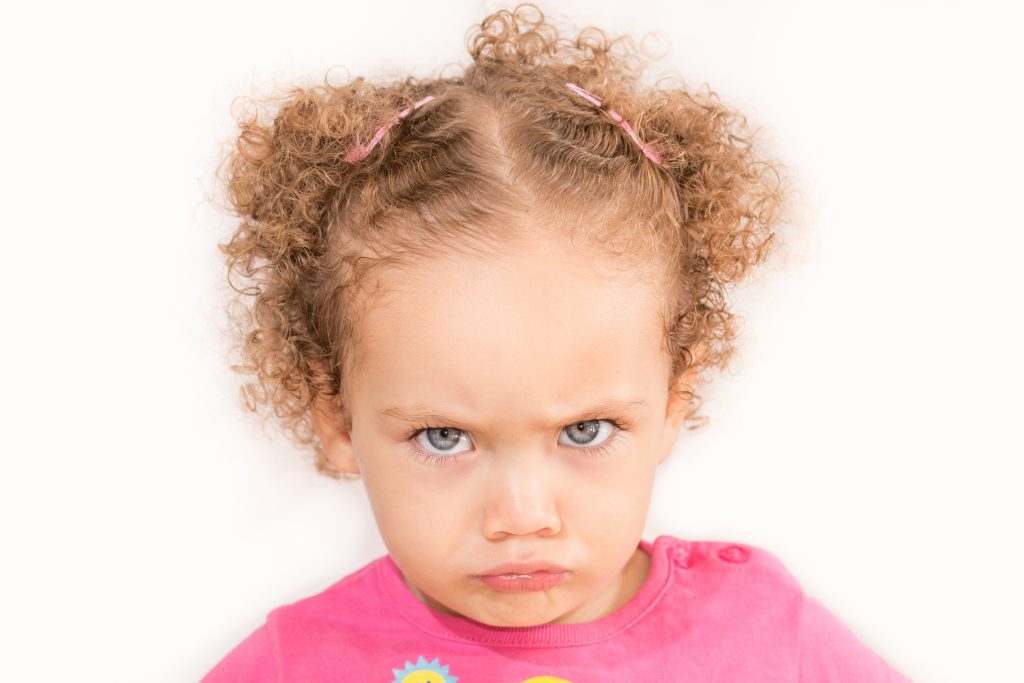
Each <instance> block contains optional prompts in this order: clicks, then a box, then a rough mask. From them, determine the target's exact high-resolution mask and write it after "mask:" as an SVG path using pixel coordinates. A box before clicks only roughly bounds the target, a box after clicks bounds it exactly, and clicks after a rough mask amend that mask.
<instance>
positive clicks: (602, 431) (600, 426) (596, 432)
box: [558, 420, 616, 447]
mask: <svg viewBox="0 0 1024 683" xmlns="http://www.w3.org/2000/svg"><path fill="white" fill-rule="evenodd" d="M615 426H616V425H615V423H614V422H611V421H610V420H581V421H580V422H574V423H573V424H571V425H567V426H565V427H564V428H563V429H562V434H567V435H568V436H569V439H570V441H571V442H572V443H565V442H564V441H561V440H559V442H558V443H560V444H562V445H563V446H573V445H576V446H587V447H594V446H600V445H601V444H602V443H604V442H605V441H607V440H608V435H609V434H611V433H612V432H613V431H614V430H615ZM598 437H601V438H600V439H598Z"/></svg>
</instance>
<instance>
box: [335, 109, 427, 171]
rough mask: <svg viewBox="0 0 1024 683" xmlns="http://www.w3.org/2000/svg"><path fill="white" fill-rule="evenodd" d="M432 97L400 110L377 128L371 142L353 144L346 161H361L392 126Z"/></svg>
mask: <svg viewBox="0 0 1024 683" xmlns="http://www.w3.org/2000/svg"><path fill="white" fill-rule="evenodd" d="M432 99H434V96H433V95H427V96H426V97H424V98H423V99H422V100H418V101H417V102H416V103H415V104H413V105H412V106H411V107H406V108H405V109H403V110H402V111H400V112H398V115H397V116H395V117H394V118H392V119H391V120H390V121H388V122H387V123H385V124H384V125H383V126H381V127H380V128H379V129H377V132H376V133H374V135H373V137H372V138H370V141H369V142H367V143H366V144H365V145H361V146H360V145H355V146H353V147H352V149H351V150H349V152H348V154H346V155H345V161H359V160H360V159H362V158H363V157H365V156H366V155H367V154H369V153H370V152H371V151H373V148H374V147H376V146H377V143H378V142H380V139H381V138H382V137H384V134H385V133H387V132H388V130H389V129H390V128H391V126H393V125H395V124H396V123H397V122H398V120H399V119H404V118H405V117H406V116H408V115H409V113H410V112H411V111H412V110H413V109H419V108H420V107H421V106H422V105H424V104H426V103H427V102H429V101H430V100H432Z"/></svg>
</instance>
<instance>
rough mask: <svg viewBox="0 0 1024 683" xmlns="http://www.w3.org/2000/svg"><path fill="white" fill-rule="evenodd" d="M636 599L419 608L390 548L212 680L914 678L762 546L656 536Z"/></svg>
mask: <svg viewBox="0 0 1024 683" xmlns="http://www.w3.org/2000/svg"><path fill="white" fill-rule="evenodd" d="M640 547H642V548H643V549H644V550H645V551H646V552H647V553H649V554H650V555H651V570H650V573H649V574H648V576H647V579H646V581H645V582H644V584H643V586H642V587H641V588H640V590H639V592H637V594H636V595H634V596H633V599H632V600H630V601H629V602H628V603H626V604H625V605H623V606H622V607H620V608H619V609H618V610H616V611H615V612H613V613H612V614H609V615H607V616H605V617H603V618H601V619H598V620H597V621H591V622H587V623H580V624H542V625H540V626H526V627H495V626H488V625H486V624H481V623H479V622H475V621H472V620H470V619H466V618H463V617H457V616H454V615H450V614H444V613H441V612H438V611H436V610H434V609H432V608H431V607H428V606H427V605H425V604H424V603H422V602H420V601H419V600H418V599H417V598H416V596H415V595H413V594H412V592H411V591H410V590H409V588H408V587H407V586H406V585H405V583H404V582H403V581H402V577H401V574H400V572H399V570H398V567H397V565H395V563H394V561H393V560H392V559H391V557H390V556H389V555H385V556H383V557H380V558H378V559H376V560H373V561H372V562H370V563H369V564H367V565H365V566H364V567H362V568H361V569H359V570H357V571H356V572H354V573H352V574H349V575H348V576H346V577H345V578H343V579H341V580H340V581H338V582H337V583H335V584H334V585H332V586H330V587H329V588H327V589H326V590H324V591H323V592H321V593H319V594H317V595H313V596H311V597H308V598H305V599H303V600H299V601H298V602H295V603H292V604H290V605H284V606H281V607H278V608H276V609H274V610H272V611H271V612H270V613H269V614H268V615H267V620H266V622H265V623H264V624H263V625H261V626H260V627H259V628H257V629H256V630H255V631H254V632H253V633H252V634H251V635H249V636H248V637H247V638H246V639H245V640H244V641H242V642H241V643H240V644H239V645H237V646H236V647H235V648H234V649H233V650H232V651H231V652H229V653H228V654H227V655H226V656H225V657H224V659H223V660H221V661H220V663H218V664H217V665H216V666H215V667H214V668H213V670H211V671H210V672H209V673H208V674H207V675H206V676H205V677H204V678H203V680H202V683H221V682H222V681H259V682H263V681H266V682H267V683H269V682H270V681H275V682H279V681H302V682H303V683H315V682H317V681H344V682H345V683H354V682H357V681H374V682H380V683H454V682H455V681H460V682H461V683H485V682H486V683H527V682H528V683H565V682H566V681H568V682H570V683H598V682H600V683H612V682H619V681H623V682H625V681H650V682H652V683H653V682H655V681H659V682H660V681H700V682H701V683H710V682H712V681H714V682H721V683H732V682H739V681H742V682H743V683H750V682H751V681H757V682H758V683H776V682H781V681H786V682H787V683H796V682H798V681H802V682H804V683H810V682H814V683H826V682H828V683H831V682H835V683H867V682H868V681H870V682H872V683H881V682H883V681H891V682H906V681H908V680H909V679H907V678H906V677H905V676H903V675H901V674H900V673H898V672H897V671H896V670H894V669H893V668H892V667H890V666H889V665H888V664H887V663H886V662H885V661H884V660H883V659H881V658H880V657H879V656H878V655H877V654H875V653H874V652H872V651H871V650H870V649H868V648H867V647H865V646H864V645H863V644H862V643H861V642H860V641H859V640H858V639H857V638H856V636H854V634H853V633H851V632H850V630H849V629H847V628H846V627H845V626H844V625H843V624H842V623H840V622H839V621H838V620H837V619H836V618H835V617H834V616H833V615H832V614H831V613H830V612H828V611H827V610H826V609H825V608H824V607H823V606H822V605H821V604H820V603H818V602H816V601H815V600H813V599H812V598H810V597H807V596H805V595H804V594H803V592H802V591H801V589H800V586H799V585H798V584H797V582H796V580H795V579H794V578H793V577H792V576H790V574H789V573H788V572H787V571H786V569H785V567H783V565H782V563H781V562H780V561H779V560H778V559H777V558H776V557H775V556H773V555H771V554H770V553H768V552H767V551H765V550H761V549H760V548H756V547H751V546H745V545H739V544H734V543H713V542H707V541H701V542H695V541H684V540H680V539H678V538H675V537H673V536H659V537H658V538H657V539H655V541H654V543H650V542H648V541H645V540H641V541H640Z"/></svg>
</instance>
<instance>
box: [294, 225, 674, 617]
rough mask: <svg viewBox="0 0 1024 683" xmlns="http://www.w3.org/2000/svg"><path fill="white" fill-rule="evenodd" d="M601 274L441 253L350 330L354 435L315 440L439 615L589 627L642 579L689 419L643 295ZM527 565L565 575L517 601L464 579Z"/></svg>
mask: <svg viewBox="0 0 1024 683" xmlns="http://www.w3.org/2000/svg"><path fill="white" fill-rule="evenodd" d="M609 263H611V262H610V261H609V260H608V259H607V257H603V256H595V255H594V253H593V252H589V251H574V250H572V248H571V247H570V246H569V245H568V242H556V241H553V240H552V239H548V240H544V241H541V240H538V241H536V242H535V243H534V245H533V246H532V247H530V248H529V249H527V248H517V249H509V250H508V251H506V252H504V253H502V254H501V255H498V256H484V255H479V256H472V257H471V256H465V255H455V254H450V253H449V254H448V255H442V256H439V257H438V258H437V260H436V261H433V262H431V263H430V264H429V265H424V266H419V267H417V268H415V269H412V270H402V271H393V272H390V273H388V275H387V283H388V285H389V287H391V288H392V294H393V295H390V296H387V297H386V298H385V299H384V300H381V301H379V302H378V303H377V304H376V305H374V306H372V307H370V308H369V309H368V312H367V313H366V315H365V316H364V317H363V318H362V319H361V320H360V321H359V325H360V335H361V336H362V339H361V341H360V343H359V344H358V347H357V349H356V354H355V363H356V364H357V369H356V371H355V374H354V375H353V376H352V377H351V379H350V384H349V388H350V392H351V393H350V400H351V403H350V405H349V410H350V412H351V415H352V420H353V425H352V431H351V433H348V432H346V431H344V427H343V426H340V425H338V424H337V423H336V422H340V420H339V421H336V422H328V421H327V420H325V419H323V418H322V417H321V416H320V415H319V414H317V413H314V415H315V416H316V418H317V419H316V425H317V429H318V432H319V434H320V436H321V438H322V439H323V442H324V446H325V452H326V454H327V456H328V457H329V458H330V459H331V461H332V463H333V464H334V465H335V466H336V467H337V468H338V469H341V470H349V471H359V472H360V473H361V474H362V478H363V481H364V482H365V486H366V490H367V493H368V495H369V498H370V503H371V506H372V508H373V512H374V516H375V518H376V521H377V524H378V527H379V529H380V532H381V536H382V538H383V540H384V543H385V545H386V546H387V549H388V551H389V554H390V555H391V556H392V558H393V559H394V561H395V562H396V564H397V565H398V567H399V568H400V569H401V570H402V573H403V575H404V577H405V580H406V582H407V584H409V586H410V589H411V590H412V591H413V593H414V594H416V595H417V596H418V597H419V598H420V599H421V600H422V601H424V602H426V603H427V604H428V605H431V606H432V607H434V608H435V609H438V610H441V611H445V612H449V613H454V614H460V615H463V616H466V617H469V618H472V619H475V620H477V621H479V622H482V623H485V624H491V625H495V626H526V625H535V624H542V623H549V622H555V623H572V622H580V621H591V620H593V619H597V618H600V617H602V616H604V615H605V614H609V613H611V612H612V611H614V610H615V609H617V608H618V607H619V606H621V605H622V604H623V603H625V602H626V601H627V600H628V599H629V598H630V597H632V595H633V594H634V593H635V592H636V590H637V589H638V588H639V586H640V584H642V583H643V580H644V579H645V578H646V573H647V567H648V566H649V565H648V563H647V562H648V561H647V557H646V555H645V554H644V553H643V552H642V551H639V550H637V543H638V541H639V539H640V536H641V534H642V533H643V528H644V522H645V519H646V516H647V510H648V504H649V501H650V494H651V488H652V484H653V479H654V472H655V469H656V467H657V465H658V464H659V463H660V462H661V461H662V460H664V458H665V457H667V455H668V454H669V452H670V450H671V447H672V444H673V442H674V441H675V437H676V434H677V433H678V430H679V426H680V420H681V417H682V410H683V408H685V405H683V404H682V402H681V401H679V400H677V399H674V398H673V399H671V400H670V397H669V392H668V359H667V358H666V357H665V356H664V355H663V353H662V351H661V349H660V344H661V335H662V329H661V319H660V317H659V314H658V309H657V303H658V299H657V297H658V296H659V294H658V291H657V290H656V288H655V285H654V283H653V282H652V279H651V278H650V277H647V276H643V275H641V274H639V273H637V272H635V271H634V272H632V273H630V274H629V276H628V277H629V278H632V281H630V280H628V279H627V276H626V275H624V274H623V273H619V272H615V271H613V270H611V269H609V268H608V264H609ZM630 404H635V405H630ZM602 405H604V407H602ZM591 409H595V412H593V413H591V412H590V411H591ZM403 413H404V414H408V415H419V416H421V417H409V419H405V417H404V416H403V415H402V414H403ZM611 421H617V422H619V423H620V424H621V425H622V429H621V430H619V429H616V428H615V427H614V426H613V424H612V422H611ZM581 422H582V424H580V423H581ZM577 425H579V427H577ZM424 427H429V428H430V429H428V430H425V431H421V432H420V433H419V434H418V435H416V436H413V437H411V438H410V435H411V434H412V433H413V432H414V431H416V430H417V429H421V428H424ZM444 428H447V431H446V430H445V429H444ZM602 448H603V449H604V450H601V449H602ZM535 560H536V561H547V562H552V563H555V564H557V565H560V566H562V567H564V568H566V569H568V570H569V573H568V574H566V575H565V576H564V578H563V580H562V581H561V582H560V583H558V584H557V585H555V586H554V587H551V588H549V589H547V590H532V591H525V592H505V591H500V590H496V589H495V588H493V587H491V586H489V585H487V584H486V583H484V582H481V581H480V580H478V579H477V578H474V577H475V576H476V575H479V574H482V573H486V572H488V570H490V569H492V568H494V567H496V566H497V565H500V564H503V563H507V562H512V561H535Z"/></svg>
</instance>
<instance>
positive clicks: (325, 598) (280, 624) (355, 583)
mask: <svg viewBox="0 0 1024 683" xmlns="http://www.w3.org/2000/svg"><path fill="white" fill-rule="evenodd" d="M386 559H387V556H384V557H379V558H377V559H375V560H372V561H371V562H368V563H366V564H365V565H363V566H362V567H360V568H359V569H357V570H355V571H354V572H352V573H350V574H348V575H346V576H345V577H343V578H342V579H339V580H338V581H336V582H334V583H333V584H331V585H330V586H328V587H327V588H325V589H324V590H322V591H320V592H319V593H315V594H313V595H309V596H308V597H305V598H302V599H300V600H296V601H295V602H291V603H288V604H285V605H281V606H279V607H277V608H275V609H273V610H272V611H271V612H270V613H269V614H268V615H267V623H268V624H273V627H274V628H275V629H276V630H277V631H278V632H282V631H285V632H286V631H287V629H288V628H289V627H290V626H291V625H292V624H295V623H297V622H302V623H304V624H308V623H309V622H335V621H339V620H343V621H347V620H350V619H351V618H352V615H353V614H355V613H358V611H359V609H360V608H361V607H362V606H364V605H365V606H372V605H373V603H375V602H379V601H378V595H377V593H378V591H377V578H378V574H377V572H379V571H380V569H381V567H380V565H381V564H382V563H383V562H384V561H385V560H386Z"/></svg>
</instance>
